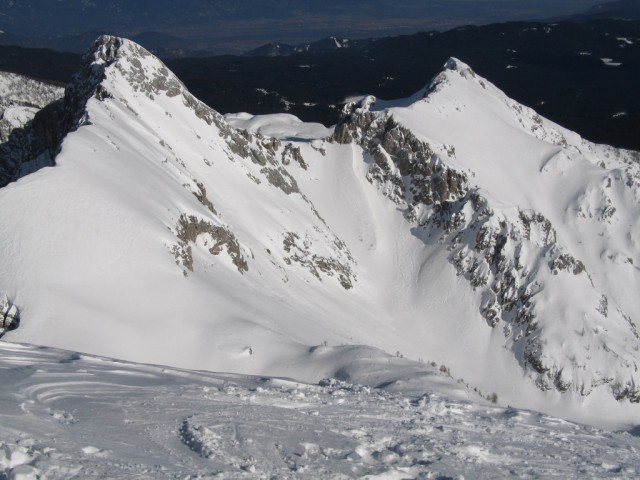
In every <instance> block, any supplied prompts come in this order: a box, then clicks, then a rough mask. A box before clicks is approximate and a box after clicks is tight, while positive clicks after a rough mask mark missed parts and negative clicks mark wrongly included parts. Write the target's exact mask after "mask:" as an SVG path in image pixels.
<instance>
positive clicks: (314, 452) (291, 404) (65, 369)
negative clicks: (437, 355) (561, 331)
mask: <svg viewBox="0 0 640 480" xmlns="http://www.w3.org/2000/svg"><path fill="white" fill-rule="evenodd" d="M389 373H390V374H392V373H393V372H389ZM0 382H1V383H2V385H3V388H2V390H1V391H0V425H1V426H2V428H0V479H3V480H4V479H24V480H27V479H36V478H40V479H45V478H46V479H69V478H123V479H124V478H127V479H129V478H149V479H161V478H201V479H202V478H380V479H383V478H384V479H395V478H398V479H399V478H502V477H507V476H513V477H516V478H552V477H558V478H581V479H583V478H634V477H637V476H638V474H639V473H640V472H639V471H638V467H637V459H638V452H639V449H640V438H638V437H637V436H634V435H632V434H630V433H627V432H618V433H614V432H604V431H601V430H598V429H595V428H592V427H586V426H581V425H578V424H574V423H571V422H567V421H564V420H560V419H557V418H553V417H549V416H545V415H543V414H540V413H534V412H530V411H525V410H518V409H514V408H510V407H508V408H504V407H500V406H497V405H492V404H490V403H487V402H483V401H481V400H477V401H470V400H464V399H461V396H460V395H459V394H457V393H456V392H455V390H453V389H452V388H450V390H449V391H450V392H452V393H451V394H450V395H446V394H444V395H443V394H439V393H434V386H435V384H436V382H442V380H441V379H439V378H438V377H437V376H436V375H434V381H432V382H429V381H425V382H423V386H424V389H423V390H422V392H421V393H420V392H419V391H418V390H417V389H416V387H415V384H414V386H413V387H412V388H409V389H408V390H406V391H403V388H402V384H401V383H400V384H399V383H394V382H391V383H390V386H389V387H388V389H384V388H383V389H372V388H369V387H362V386H357V385H352V384H349V383H345V382H339V381H335V380H333V381H323V382H320V384H319V385H309V384H302V383H298V382H293V381H290V380H286V379H276V378H267V377H249V376H239V375H228V374H214V373H204V372H196V371H187V370H174V369H167V368H162V367H155V366H148V365H137V364H130V363H126V362H121V361H116V360H109V359H105V358H99V357H90V356H85V355H80V354H76V353H72V352H67V351H62V350H54V349H47V348H42V347H33V346H28V345H18V344H11V343H4V342H3V343H0ZM452 383H453V382H452ZM442 387H443V386H442V384H438V385H437V387H436V388H437V389H438V391H442V390H443V388H442ZM444 390H446V385H445V389H444Z"/></svg>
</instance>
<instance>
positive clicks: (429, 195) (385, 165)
mask: <svg viewBox="0 0 640 480" xmlns="http://www.w3.org/2000/svg"><path fill="white" fill-rule="evenodd" d="M374 101H375V100H374V99H373V98H372V97H366V98H365V99H363V100H362V101H361V102H359V103H354V104H349V105H347V106H346V107H345V109H344V112H343V118H342V120H341V122H340V123H339V124H338V125H337V126H336V131H335V134H334V136H333V137H332V140H333V141H335V142H337V143H351V142H356V143H358V144H359V145H361V146H362V148H363V149H364V150H365V152H366V153H368V154H369V155H370V156H371V158H372V159H373V163H372V165H371V166H370V167H369V172H368V174H367V178H368V180H369V181H370V182H374V181H375V182H376V183H378V184H380V185H382V186H383V190H384V193H385V195H386V196H387V197H389V198H390V199H391V200H393V201H394V202H395V203H397V204H401V203H407V204H410V205H418V204H422V205H427V206H432V205H443V204H446V203H448V202H451V201H454V200H456V199H458V198H460V197H462V196H464V195H465V193H466V192H467V190H468V188H469V187H468V179H467V176H466V174H464V173H461V172H458V171H456V170H454V169H452V168H449V167H447V166H446V165H445V164H444V162H442V161H441V159H440V158H439V157H438V155H437V154H435V153H434V152H433V150H432V149H431V147H430V145H429V144H427V143H426V142H423V141H421V140H419V139H418V138H416V136H415V135H414V134H413V133H412V132H411V131H410V130H408V129H407V128H404V127H403V126H401V125H399V124H398V123H397V122H396V121H395V120H394V119H393V117H392V116H390V115H387V114H377V113H374V112H371V111H369V108H370V106H371V104H372V103H373V102H374Z"/></svg>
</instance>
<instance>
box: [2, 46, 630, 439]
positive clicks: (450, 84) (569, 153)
mask: <svg viewBox="0 0 640 480" xmlns="http://www.w3.org/2000/svg"><path fill="white" fill-rule="evenodd" d="M227 118H228V120H229V122H230V123H231V125H230V123H228V122H227V121H226V120H225V119H224V118H223V117H222V116H221V115H219V114H218V113H216V112H215V111H213V110H211V109H209V108H208V107H206V106H205V105H204V104H202V103H201V102H199V101H198V100H197V99H195V98H194V97H193V96H192V95H191V94H189V92H187V91H186V89H185V88H184V86H183V85H182V84H181V83H180V81H179V80H178V79H177V78H176V77H175V76H174V75H173V74H172V73H171V72H169V71H168V69H167V68H166V67H165V66H164V65H163V64H162V63H161V62H160V61H159V60H158V59H156V58H155V57H153V56H152V55H150V54H149V53H148V52H147V51H145V50H144V49H142V48H141V47H139V46H138V45H136V44H134V43H132V42H129V41H127V40H122V39H117V38H114V37H102V38H101V39H99V40H98V41H97V42H96V45H95V46H94V48H93V49H92V50H91V52H90V54H89V55H88V56H87V60H86V65H85V67H84V68H83V70H82V71H81V72H79V73H78V75H77V76H76V78H75V80H74V81H73V82H72V84H71V85H70V87H69V88H68V89H67V91H66V96H65V100H64V101H63V102H60V103H58V104H55V105H54V106H50V107H47V109H44V110H43V111H42V112H41V113H39V114H38V115H37V116H36V119H35V121H34V124H35V125H34V127H33V130H31V131H30V133H29V134H28V135H26V136H24V137H21V138H20V139H18V140H19V141H18V140H16V141H14V142H9V143H8V144H4V145H3V146H2V152H0V153H2V155H3V156H2V160H3V162H2V164H1V165H0V167H1V168H0V185H6V186H4V187H3V188H0V211H2V212H3V214H2V216H0V245H2V249H3V250H2V254H1V255H0V292H2V293H3V295H5V296H6V299H7V300H6V301H5V304H6V307H7V308H5V310H8V308H11V307H10V306H11V305H14V304H15V305H16V306H17V307H18V308H19V310H20V317H19V318H20V326H19V328H17V329H15V330H13V331H10V332H8V333H7V334H6V335H5V337H4V339H5V340H9V341H13V342H26V343H32V344H39V345H47V346H52V347H57V348H64V349H68V350H73V351H81V352H88V353H91V354H94V355H103V356H110V357H115V358H121V359H126V360H130V361H137V362H144V363H154V364H164V365H171V366H174V367H179V368H188V369H204V370H211V371H224V372H234V373H244V374H254V375H267V376H286V377H291V378H296V379H297V380H300V381H305V382H317V381H319V380H320V379H322V378H325V377H337V378H340V379H341V380H348V381H351V382H358V383H363V384H368V385H371V386H375V385H378V384H379V383H380V381H381V379H380V378H379V377H377V376H376V375H374V374H373V373H372V372H376V371H377V369H379V368H380V365H384V363H385V360H384V359H385V358H386V359H388V357H381V356H380V355H379V354H377V353H372V352H377V350H372V349H371V347H374V348H377V349H381V350H383V351H384V352H386V353H387V354H391V355H392V356H393V355H395V356H398V357H399V356H404V357H405V358H406V359H410V360H413V361H414V363H410V362H408V363H406V365H407V367H406V368H407V369H408V371H409V372H418V371H420V369H421V363H420V361H422V362H425V363H426V362H431V361H434V362H437V364H444V365H445V367H446V368H448V369H449V371H450V372H451V375H452V376H453V377H454V378H456V379H457V378H460V379H462V381H463V382H466V383H468V384H469V385H471V386H472V387H474V388H475V389H476V390H477V391H479V392H481V393H482V394H483V395H484V396H486V397H490V396H491V395H492V394H494V393H495V394H497V397H498V398H499V399H500V401H501V402H505V403H509V404H511V405H516V406H519V407H526V408H533V409H537V410H540V411H544V412H550V413H553V414H555V415H557V416H561V417H564V418H567V419H573V420H579V421H583V422H588V423H591V424H594V425H599V426H605V427H609V428H612V427H623V426H626V427H631V426H632V425H634V424H638V423H640V411H639V410H640V407H639V406H638V403H637V402H638V401H639V400H640V393H639V387H638V385H640V378H639V376H638V372H637V363H638V361H639V358H638V356H639V354H638V350H639V348H640V340H639V339H638V334H637V331H636V330H635V322H637V319H638V316H639V314H640V304H639V300H638V298H637V295H636V292H637V285H638V268H637V266H636V265H638V264H639V262H640V255H639V250H638V243H637V239H638V234H639V233H640V232H639V230H638V228H639V227H638V222H637V218H638V213H639V212H638V208H640V207H638V198H639V192H638V163H637V155H636V154H634V153H633V152H624V151H618V150H615V149H612V148H610V147H604V146H596V145H592V144H589V143H587V142H584V141H583V140H582V139H580V138H579V137H578V136H577V135H575V134H572V133H571V132H567V131H566V130H563V129H562V128H560V127H558V126H557V125H553V124H551V123H550V122H548V121H546V120H544V119H542V118H540V117H538V116H537V115H536V114H535V112H533V111H531V110H529V109H527V108H526V107H523V106H521V105H518V104H516V103H515V102H513V101H511V100H509V99H508V98H506V97H505V96H504V94H503V93H502V92H500V91H499V90H497V89H496V88H495V87H493V86H492V85H491V84H490V83H489V82H487V81H486V80H483V79H481V78H479V77H476V76H475V74H473V73H472V71H471V69H470V68H469V67H467V66H466V65H464V64H462V63H461V62H458V61H455V60H453V59H452V60H451V61H450V62H448V64H447V65H446V67H445V69H444V70H443V72H442V73H441V74H440V75H439V76H437V77H436V78H435V79H434V81H433V82H432V83H431V84H430V85H429V86H428V87H427V88H425V90H424V91H422V92H419V93H418V94H416V95H415V96H413V97H412V98H410V99H405V100H401V101H397V102H386V103H385V102H380V101H376V99H374V98H372V97H366V98H365V99H363V100H362V101H361V102H360V103H358V104H351V105H349V106H348V107H347V108H346V110H345V118H344V119H343V121H342V122H341V123H340V124H339V125H338V126H337V127H336V128H335V131H333V134H332V131H329V132H327V131H326V130H325V129H322V128H320V127H319V126H318V125H304V124H301V123H300V122H299V121H297V119H295V117H291V116H286V115H278V116H275V117H252V116H250V115H248V114H239V115H235V116H230V117H227ZM52 125H56V127H55V128H54V127H52ZM232 125H236V126H239V127H242V128H248V129H249V131H247V130H242V129H236V128H234V127H233V126H232ZM261 132H262V133H261ZM263 133H264V134H268V135H273V136H274V137H265V136H263ZM329 134H332V135H331V136H330V137H326V138H323V137H325V136H326V135H329ZM3 298H4V297H3ZM13 318H15V316H14V317H13ZM15 324H16V322H15V321H14V322H13V325H12V327H15V326H16V325H15ZM319 345H327V346H320V347H318V346H319ZM340 345H345V346H346V345H352V347H350V348H348V349H346V350H344V349H332V348H329V347H333V346H340ZM345 352H347V353H345ZM417 378H418V379H419V378H420V376H418V377H417Z"/></svg>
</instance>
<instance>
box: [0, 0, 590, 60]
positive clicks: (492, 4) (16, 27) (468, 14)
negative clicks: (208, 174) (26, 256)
mask: <svg viewBox="0 0 640 480" xmlns="http://www.w3.org/2000/svg"><path fill="white" fill-rule="evenodd" d="M591 4H592V2H591V1H589V0H566V1H563V2H556V1H551V0H519V1H516V0H474V1H472V2H471V1H467V0H432V1H429V2H423V1H410V0H401V1H397V0H353V1H350V2H344V1H342V0H327V1H323V2H317V1H315V0H277V1H276V0H266V1H265V0H235V1H227V0H185V1H181V2H175V1H171V0H137V1H135V2H128V1H124V0H105V1H100V2H97V1H92V0H57V1H56V2H55V8H53V7H52V3H51V2H50V1H49V0H21V1H19V2H18V1H12V0H0V30H1V31H3V32H5V33H4V35H0V44H4V45H21V46H26V47H36V48H51V49H54V50H60V51H68V52H76V53H80V52H83V51H84V49H85V48H86V44H87V40H88V38H87V35H92V39H93V38H95V37H96V35H95V33H97V32H100V33H110V34H118V35H124V36H127V37H128V38H132V39H136V40H137V41H139V42H140V43H141V44H142V45H144V46H145V47H147V48H149V49H150V50H152V51H154V53H156V54H158V55H161V56H163V57H164V58H166V57H169V56H194V55H213V54H226V53H234V54H239V53H242V52H244V51H247V50H250V49H252V48H256V47H257V46H259V45H261V44H265V43H268V42H286V43H293V44H297V43H302V42H306V41H312V40H315V39H318V38H323V37H328V36H330V35H334V36H350V37H354V38H364V37H382V36H388V35H397V34H410V33H414V32H416V31H424V30H446V29H450V28H452V27H455V26H458V25H466V24H488V23H492V22H499V21H510V20H532V19H536V18H538V19H540V18H547V17H548V16H549V15H561V14H565V15H566V14H571V13H573V12H579V11H582V10H584V9H585V8H586V7H587V6H589V5H591ZM89 41H90V40H89Z"/></svg>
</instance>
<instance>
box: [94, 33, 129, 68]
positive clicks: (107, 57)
mask: <svg viewBox="0 0 640 480" xmlns="http://www.w3.org/2000/svg"><path fill="white" fill-rule="evenodd" d="M124 41H125V40H124V39H122V38H119V37H114V36H112V35H101V36H99V37H98V38H97V39H96V41H95V42H94V44H93V46H92V48H91V49H90V50H89V55H90V56H92V57H93V58H94V59H95V60H96V61H98V62H102V63H113V62H115V61H116V59H117V58H118V53H119V51H120V47H121V46H122V44H123V43H124Z"/></svg>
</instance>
